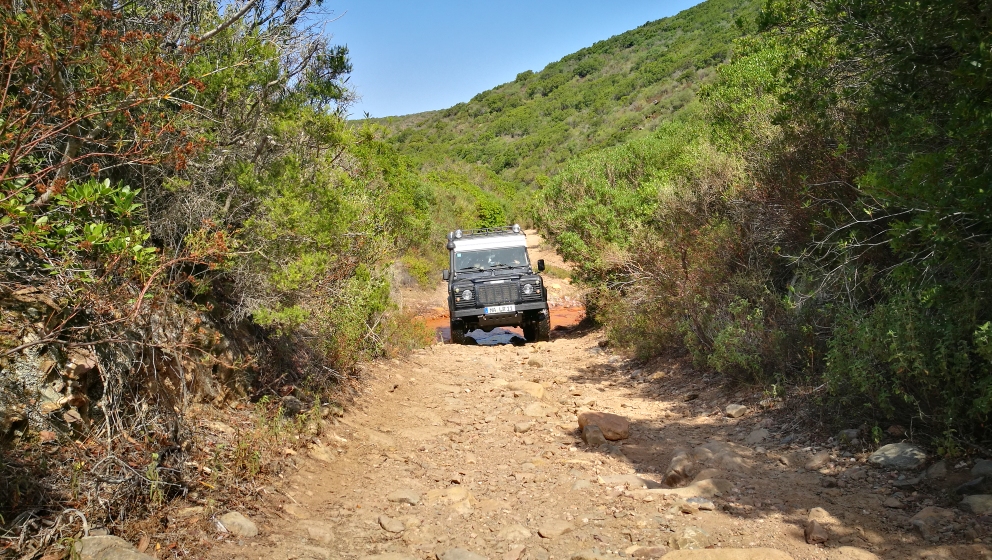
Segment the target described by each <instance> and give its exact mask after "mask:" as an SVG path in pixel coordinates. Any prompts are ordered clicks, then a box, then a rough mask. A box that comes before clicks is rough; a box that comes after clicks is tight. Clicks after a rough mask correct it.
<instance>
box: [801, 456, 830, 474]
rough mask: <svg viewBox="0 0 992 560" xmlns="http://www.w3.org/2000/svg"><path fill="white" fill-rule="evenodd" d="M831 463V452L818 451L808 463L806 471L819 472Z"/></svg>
mask: <svg viewBox="0 0 992 560" xmlns="http://www.w3.org/2000/svg"><path fill="white" fill-rule="evenodd" d="M829 462H830V452H829V451H818V452H817V453H815V454H813V456H812V457H810V458H809V461H806V465H805V466H806V470H808V471H818V470H820V469H822V468H823V467H825V466H827V463H829Z"/></svg>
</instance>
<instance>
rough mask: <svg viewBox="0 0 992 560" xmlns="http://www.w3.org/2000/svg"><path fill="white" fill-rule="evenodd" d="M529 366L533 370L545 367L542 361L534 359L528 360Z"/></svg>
mask: <svg viewBox="0 0 992 560" xmlns="http://www.w3.org/2000/svg"><path fill="white" fill-rule="evenodd" d="M527 365H529V366H530V367H532V368H542V367H544V364H542V363H541V361H540V360H535V359H534V358H531V359H529V360H527Z"/></svg>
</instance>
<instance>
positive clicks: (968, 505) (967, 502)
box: [961, 494, 992, 515]
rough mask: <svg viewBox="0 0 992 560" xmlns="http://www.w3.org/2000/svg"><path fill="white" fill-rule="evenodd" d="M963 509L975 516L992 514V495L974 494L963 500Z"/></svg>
mask: <svg viewBox="0 0 992 560" xmlns="http://www.w3.org/2000/svg"><path fill="white" fill-rule="evenodd" d="M961 509H963V510H965V511H970V512H971V513H974V514H975V515H988V514H990V513H992V495H990V494H974V495H971V496H965V498H964V499H963V500H961Z"/></svg>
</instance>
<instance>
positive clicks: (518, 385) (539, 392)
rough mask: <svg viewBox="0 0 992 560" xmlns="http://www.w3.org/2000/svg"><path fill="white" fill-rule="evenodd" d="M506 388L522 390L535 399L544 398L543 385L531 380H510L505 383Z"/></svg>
mask: <svg viewBox="0 0 992 560" xmlns="http://www.w3.org/2000/svg"><path fill="white" fill-rule="evenodd" d="M506 388H507V389H509V390H511V391H523V392H524V393H527V394H528V395H530V396H532V397H534V398H535V399H543V398H544V386H543V385H541V384H540V383H534V382H533V381H511V382H509V383H507V384H506Z"/></svg>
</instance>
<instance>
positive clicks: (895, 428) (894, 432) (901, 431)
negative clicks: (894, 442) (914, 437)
mask: <svg viewBox="0 0 992 560" xmlns="http://www.w3.org/2000/svg"><path fill="white" fill-rule="evenodd" d="M885 433H887V434H889V435H890V436H892V437H894V438H901V437H903V436H904V435H906V428H903V427H902V426H900V425H899V424H893V425H891V426H889V427H888V428H886V430H885Z"/></svg>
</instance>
